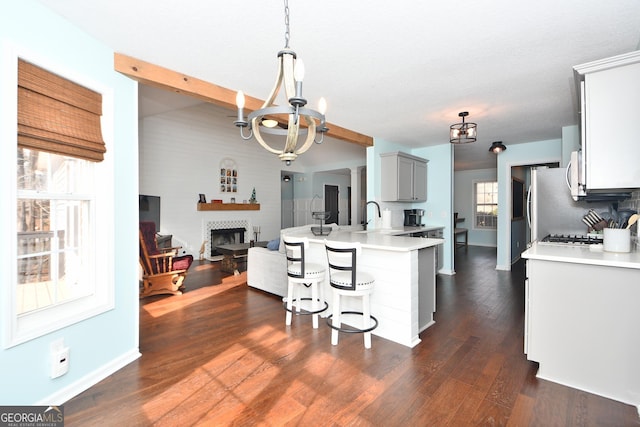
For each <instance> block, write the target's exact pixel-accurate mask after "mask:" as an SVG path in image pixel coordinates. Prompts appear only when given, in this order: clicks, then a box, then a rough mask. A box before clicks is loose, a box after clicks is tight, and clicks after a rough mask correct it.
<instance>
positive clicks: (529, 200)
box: [527, 186, 531, 228]
mask: <svg viewBox="0 0 640 427" xmlns="http://www.w3.org/2000/svg"><path fill="white" fill-rule="evenodd" d="M527 224H529V228H531V186H529V189H528V190H527Z"/></svg>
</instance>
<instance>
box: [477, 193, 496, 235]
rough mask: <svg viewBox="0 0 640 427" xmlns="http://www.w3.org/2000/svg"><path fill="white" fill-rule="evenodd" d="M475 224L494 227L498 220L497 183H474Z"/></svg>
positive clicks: (480, 226)
mask: <svg viewBox="0 0 640 427" xmlns="http://www.w3.org/2000/svg"><path fill="white" fill-rule="evenodd" d="M474 196H475V226H476V228H496V225H497V222H498V183H497V182H476V183H475V195H474Z"/></svg>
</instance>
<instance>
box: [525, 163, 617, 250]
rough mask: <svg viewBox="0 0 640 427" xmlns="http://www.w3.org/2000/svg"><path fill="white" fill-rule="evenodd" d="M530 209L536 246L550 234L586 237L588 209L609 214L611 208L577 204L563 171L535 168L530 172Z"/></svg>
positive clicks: (590, 203) (592, 204) (603, 205)
mask: <svg viewBox="0 0 640 427" xmlns="http://www.w3.org/2000/svg"><path fill="white" fill-rule="evenodd" d="M527 207H528V210H527V214H528V215H527V216H528V219H529V226H530V227H531V241H532V242H533V241H535V240H542V239H543V238H544V237H545V236H548V235H549V234H565V235H566V234H571V235H574V234H576V235H586V234H587V226H586V225H585V223H584V222H582V217H583V216H584V215H585V214H586V213H587V212H588V211H589V209H594V210H595V211H596V212H598V213H602V212H605V213H606V212H608V211H609V208H610V204H609V203H608V202H586V201H578V202H576V201H574V200H573V199H572V198H571V192H570V190H569V186H568V185H567V180H566V170H565V169H564V168H534V169H532V170H531V186H530V187H529V193H528V194H527Z"/></svg>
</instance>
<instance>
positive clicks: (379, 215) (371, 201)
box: [362, 200, 382, 230]
mask: <svg viewBox="0 0 640 427" xmlns="http://www.w3.org/2000/svg"><path fill="white" fill-rule="evenodd" d="M369 203H373V204H374V205H376V207H377V208H378V218H380V217H382V214H381V213H380V205H379V204H378V202H376V201H374V200H370V201H368V202H367V203H365V205H364V207H365V209H364V212H363V213H362V227H363V228H364V229H365V230H366V229H367V224H369V221H370V220H369V221H365V220H366V219H367V205H368V204H369Z"/></svg>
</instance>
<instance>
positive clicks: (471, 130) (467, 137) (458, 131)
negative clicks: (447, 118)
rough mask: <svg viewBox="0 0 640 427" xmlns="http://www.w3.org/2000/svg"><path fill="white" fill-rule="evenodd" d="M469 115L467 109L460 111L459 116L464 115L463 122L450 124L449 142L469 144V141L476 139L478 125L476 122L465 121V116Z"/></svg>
mask: <svg viewBox="0 0 640 427" xmlns="http://www.w3.org/2000/svg"><path fill="white" fill-rule="evenodd" d="M468 115H469V113H468V112H467V111H463V112H461V113H458V116H459V117H462V122H461V123H456V124H454V125H451V126H450V128H449V142H451V143H452V144H468V143H469V142H475V141H476V135H477V132H476V128H477V126H478V125H476V124H475V123H465V121H464V118H465V117H467V116H468Z"/></svg>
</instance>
